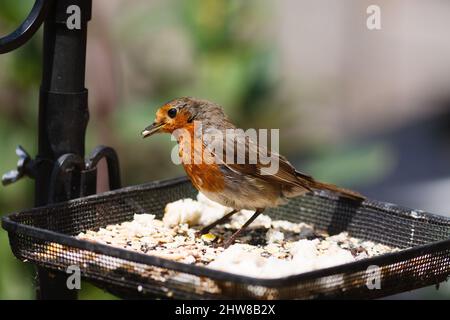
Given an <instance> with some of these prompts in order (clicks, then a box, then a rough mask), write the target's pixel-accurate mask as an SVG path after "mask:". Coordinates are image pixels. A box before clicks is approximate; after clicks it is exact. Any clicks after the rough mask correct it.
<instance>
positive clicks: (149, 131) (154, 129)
mask: <svg viewBox="0 0 450 320" xmlns="http://www.w3.org/2000/svg"><path fill="white" fill-rule="evenodd" d="M165 125H166V124H165V123H156V122H153V123H152V124H151V125H149V126H148V127H146V128H145V129H144V130H142V133H141V134H142V138H147V137H150V136H151V135H153V134H155V133H158V132H159V130H160V129H161V128H162V127H164V126H165Z"/></svg>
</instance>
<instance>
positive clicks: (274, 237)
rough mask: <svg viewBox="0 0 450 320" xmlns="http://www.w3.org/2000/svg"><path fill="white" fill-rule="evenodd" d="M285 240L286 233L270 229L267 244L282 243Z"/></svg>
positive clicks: (267, 234) (267, 233)
mask: <svg viewBox="0 0 450 320" xmlns="http://www.w3.org/2000/svg"><path fill="white" fill-rule="evenodd" d="M283 240H284V233H283V232H281V231H280V230H277V229H269V230H267V232H266V241H267V243H273V242H278V243H280V242H282V241H283Z"/></svg>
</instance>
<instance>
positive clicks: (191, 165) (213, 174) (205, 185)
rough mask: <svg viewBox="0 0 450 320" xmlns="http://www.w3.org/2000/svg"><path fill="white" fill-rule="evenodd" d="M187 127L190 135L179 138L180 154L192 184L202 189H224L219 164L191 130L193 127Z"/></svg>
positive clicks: (208, 190)
mask: <svg viewBox="0 0 450 320" xmlns="http://www.w3.org/2000/svg"><path fill="white" fill-rule="evenodd" d="M186 129H187V131H188V132H189V133H190V134H189V136H190V137H189V136H188V137H186V136H184V137H183V136H181V137H180V138H179V139H178V146H179V156H180V158H181V162H182V164H183V167H184V170H185V171H186V173H187V175H188V176H189V177H190V179H191V181H192V184H193V185H194V187H196V188H197V189H198V190H200V191H202V190H203V191H207V192H221V191H223V189H224V187H225V180H224V177H223V173H222V171H221V170H220V167H219V165H218V164H217V163H215V161H214V158H213V156H212V155H211V153H210V152H209V151H208V150H206V149H205V148H204V147H203V143H202V141H201V140H200V139H198V138H195V137H194V131H193V130H190V129H191V128H186Z"/></svg>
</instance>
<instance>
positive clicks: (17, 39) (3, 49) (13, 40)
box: [0, 0, 54, 54]
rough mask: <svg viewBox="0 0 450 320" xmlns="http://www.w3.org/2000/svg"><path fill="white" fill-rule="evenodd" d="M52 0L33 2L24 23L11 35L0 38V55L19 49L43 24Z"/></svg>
mask: <svg viewBox="0 0 450 320" xmlns="http://www.w3.org/2000/svg"><path fill="white" fill-rule="evenodd" d="M53 1H54V0H35V2H34V5H33V8H32V9H31V11H30V13H29V15H28V17H27V18H26V19H25V21H24V22H22V24H21V25H20V26H19V27H18V28H17V29H16V30H14V31H13V32H12V33H10V34H8V35H7V36H4V37H2V38H0V54H1V53H7V52H10V51H12V50H14V49H17V48H19V47H20V46H22V45H23V44H24V43H25V42H27V41H28V40H29V39H30V38H31V37H32V36H33V35H34V34H35V32H36V31H37V30H38V29H39V27H40V26H41V24H42V22H44V20H45V18H46V16H47V13H48V10H49V9H50V7H51V5H52V3H53Z"/></svg>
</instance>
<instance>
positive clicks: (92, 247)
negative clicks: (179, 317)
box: [2, 178, 450, 299]
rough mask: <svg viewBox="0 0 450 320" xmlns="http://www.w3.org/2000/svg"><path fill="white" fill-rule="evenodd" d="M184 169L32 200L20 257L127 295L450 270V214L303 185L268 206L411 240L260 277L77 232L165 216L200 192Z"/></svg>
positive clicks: (219, 292) (361, 292) (227, 291)
mask: <svg viewBox="0 0 450 320" xmlns="http://www.w3.org/2000/svg"><path fill="white" fill-rule="evenodd" d="M196 193H197V192H196V191H195V190H194V188H193V187H192V185H191V184H190V182H188V181H187V179H186V178H179V179H173V180H168V181H162V182H153V183H149V184H145V185H140V186H134V187H128V188H123V189H120V190H117V191H113V192H107V193H104V194H100V195H95V196H90V197H86V198H80V199H76V200H72V201H68V202H65V203H60V204H56V205H52V206H47V207H42V208H35V209H30V210H27V211H24V212H20V213H15V214H11V215H10V216H8V217H5V218H3V221H2V222H3V227H4V229H6V230H7V231H8V233H9V240H10V244H11V247H12V250H13V252H14V254H15V255H16V257H17V258H19V259H21V260H23V261H29V262H31V263H34V264H36V265H39V266H43V267H46V268H49V269H53V270H60V271H65V270H66V269H67V267H68V266H70V265H78V266H79V267H80V269H81V272H82V275H83V277H84V278H85V279H88V280H89V281H91V282H94V283H95V284H96V285H98V286H100V287H102V288H104V289H106V290H108V291H110V292H112V293H114V294H116V295H118V296H120V297H126V298H140V297H161V298H164V297H169V298H191V299H198V298H213V299H218V298H260V299H292V298H334V297H340V298H376V297H381V296H386V295H390V294H394V293H398V292H403V291H407V290H411V289H414V288H419V287H423V286H427V285H432V284H438V283H440V282H442V281H444V280H446V279H447V277H448V276H449V274H450V219H447V218H445V217H441V216H436V215H432V214H428V213H425V212H422V211H414V210H409V209H405V208H400V207H398V206H395V205H392V204H387V203H380V202H376V201H370V200H368V201H365V202H364V203H363V204H362V205H361V206H355V205H354V204H352V203H350V202H347V201H345V200H340V199H338V198H337V197H336V196H335V195H333V194H328V193H320V194H319V195H306V196H302V197H298V198H296V199H293V200H291V201H290V202H289V203H288V204H287V205H285V206H283V207H279V208H276V209H272V210H268V211H266V212H265V213H266V214H269V215H270V216H271V217H273V218H278V219H285V220H289V221H292V222H305V223H309V224H313V225H314V226H315V227H316V228H317V229H319V230H324V231H328V232H329V233H330V234H336V233H339V232H342V231H348V232H349V234H350V235H352V236H354V237H358V238H362V239H365V240H371V241H374V242H376V243H382V244H385V245H389V246H393V247H398V248H401V249H404V250H401V251H398V252H394V253H389V254H385V255H381V256H377V257H373V258H369V259H364V260H360V261H357V262H352V263H348V264H345V265H340V266H336V267H331V268H327V269H321V270H317V271H312V272H307V273H303V274H298V275H293V276H289V277H284V278H278V279H258V278H251V277H246V276H240V275H236V274H231V273H226V272H221V271H216V270H212V269H208V268H206V267H200V266H193V265H188V264H184V263H179V262H174V261H170V260H167V259H162V258H158V257H155V256H151V255H146V254H140V253H136V252H132V251H128V250H125V249H119V248H113V247H111V246H107V245H102V244H96V243H92V242H88V241H84V240H78V239H76V238H74V237H73V236H74V235H76V234H78V233H80V232H84V231H86V230H88V229H98V228H100V227H105V226H106V225H109V224H117V223H121V222H123V221H126V220H131V219H132V218H133V215H134V214H135V213H152V214H156V215H157V217H159V218H160V217H161V216H162V214H163V211H164V207H165V205H166V204H167V203H168V202H171V201H175V200H178V199H180V198H185V197H195V195H196ZM372 265H376V266H378V267H380V268H381V281H380V284H381V289H372V290H369V289H368V287H367V285H366V284H367V281H368V273H367V269H368V267H369V266H372Z"/></svg>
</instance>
